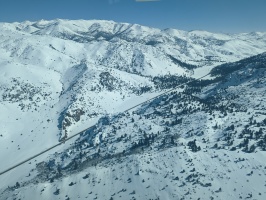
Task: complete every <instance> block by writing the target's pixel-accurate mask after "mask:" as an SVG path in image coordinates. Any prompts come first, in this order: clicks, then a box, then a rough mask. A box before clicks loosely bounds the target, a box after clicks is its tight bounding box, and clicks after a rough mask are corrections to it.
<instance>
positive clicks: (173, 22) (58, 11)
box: [0, 0, 266, 33]
mask: <svg viewBox="0 0 266 200" xmlns="http://www.w3.org/2000/svg"><path fill="white" fill-rule="evenodd" d="M55 18H61V19H106V20H114V21H117V22H128V23H137V24H141V25H146V26H151V27H157V28H161V29H164V28H177V29H181V30H196V29H197V30H207V31H212V32H228V33H237V32H251V31H266V0H160V1H154V2H136V1H135V0H0V21H1V22H14V21H25V20H30V21H36V20H40V19H48V20H49V19H55Z"/></svg>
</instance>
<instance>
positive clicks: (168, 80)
mask: <svg viewBox="0 0 266 200" xmlns="http://www.w3.org/2000/svg"><path fill="white" fill-rule="evenodd" d="M265 38H266V37H265V33H247V34H235V35H229V34H214V33H209V32H205V31H191V32H185V31H179V30H173V29H167V30H159V29H154V28H149V27H144V26H140V25H135V24H133V25H132V24H126V23H115V22H112V21H99V20H93V21H84V20H77V21H71V20H53V21H44V20H42V21H38V22H23V23H12V24H8V23H0V53H1V57H0V71H1V73H0V110H1V115H0V127H1V133H0V158H1V160H3V161H4V162H2V163H1V165H0V171H2V170H5V169H6V168H8V167H10V166H12V165H14V164H16V163H18V162H20V161H23V160H24V159H26V158H28V157H30V156H32V155H33V154H36V153H37V152H39V151H41V150H44V149H46V148H49V147H50V146H52V145H54V144H57V143H58V141H59V140H62V139H65V138H68V137H70V136H71V135H73V134H75V133H77V132H79V131H82V130H84V129H86V128H88V127H90V126H92V128H90V129H89V130H87V131H86V132H84V133H83V134H82V135H81V136H80V137H79V138H73V140H70V141H67V142H66V143H64V144H62V145H60V146H58V147H56V148H55V149H53V150H51V151H50V152H49V153H47V154H44V155H42V156H40V157H38V158H36V159H34V160H32V161H30V162H28V163H26V164H24V165H22V166H20V167H18V168H16V169H14V170H12V171H9V172H8V173H6V174H4V175H1V176H0V199H1V200H2V199H15V198H16V199H78V198H80V199H119V198H120V199H189V198H191V199H198V198H203V197H204V198H203V199H239V198H243V199H245V198H251V199H264V198H263V197H265V195H266V193H265V191H266V189H265V184H266V183H265V176H266V169H265V167H264V163H265V160H266V157H265V156H266V154H265V150H266V135H265V132H266V131H265V126H266V116H265V115H266V111H265V105H266V103H265V100H264V98H263V97H264V96H265V88H266V87H265V78H266V72H265V67H266V66H265V61H266V54H265V53H262V52H265V51H266V39H265ZM260 53H262V54H260ZM257 54H259V55H257ZM254 55H255V56H254ZM250 56H251V57H250ZM235 61H236V62H235ZM223 63H224V64H223ZM220 64H222V65H220ZM209 72H210V74H209V76H207V77H205V78H204V80H196V79H195V78H197V77H200V76H202V75H205V74H207V73H209ZM187 82H189V84H186V85H185V86H183V87H181V88H178V89H176V90H175V91H172V92H171V93H166V94H165V95H163V96H161V97H159V98H156V99H154V100H153V101H150V102H148V103H146V104H145V105H143V106H141V107H137V108H135V109H134V110H130V111H128V112H125V113H124V112H123V111H124V110H126V109H128V108H130V107H132V106H134V105H137V104H138V103H140V102H142V101H146V100H147V99H149V98H152V97H154V96H156V95H158V94H161V93H163V92H165V91H166V90H168V89H173V88H175V87H176V86H178V85H179V84H181V83H187ZM205 197H206V198H205Z"/></svg>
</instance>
